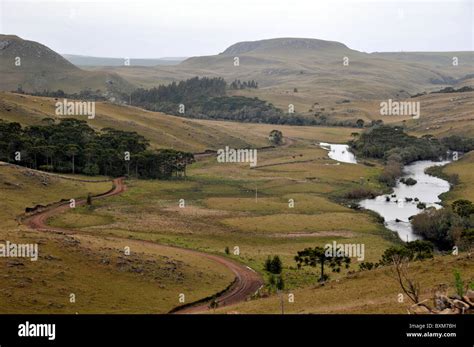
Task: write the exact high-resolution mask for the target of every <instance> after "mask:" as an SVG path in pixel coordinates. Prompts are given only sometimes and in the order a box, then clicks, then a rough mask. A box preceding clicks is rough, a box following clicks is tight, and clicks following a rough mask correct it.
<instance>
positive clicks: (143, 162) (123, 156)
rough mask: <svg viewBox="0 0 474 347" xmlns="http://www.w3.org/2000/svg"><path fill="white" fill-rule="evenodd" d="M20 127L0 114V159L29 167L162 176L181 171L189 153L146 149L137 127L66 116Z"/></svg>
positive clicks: (66, 171) (88, 173)
mask: <svg viewBox="0 0 474 347" xmlns="http://www.w3.org/2000/svg"><path fill="white" fill-rule="evenodd" d="M43 121H44V125H34V126H29V127H25V128H22V127H21V125H20V124H19V123H9V122H6V121H3V120H0V160H3V161H6V162H9V163H12V162H13V163H15V164H17V165H22V166H26V167H29V168H34V169H39V170H45V171H54V172H61V173H69V172H70V173H73V174H74V173H83V174H85V175H90V176H95V175H110V176H115V177H118V176H122V175H125V174H127V175H130V174H131V170H132V172H133V173H134V174H135V176H136V177H140V178H152V179H155V178H160V179H167V178H171V177H172V176H173V175H176V176H178V175H185V173H186V166H187V164H189V163H191V162H192V161H193V160H194V156H193V154H192V153H187V152H181V151H175V150H173V149H160V150H155V151H152V150H149V149H148V147H149V142H148V141H147V140H146V139H145V138H144V137H143V136H141V135H139V134H137V133H136V132H128V131H121V130H115V129H111V128H105V129H102V131H101V132H100V133H99V132H97V131H95V130H94V129H93V128H91V127H90V126H89V125H88V124H87V122H86V121H83V120H78V119H74V118H66V119H62V120H60V121H59V122H58V123H56V122H55V121H54V120H53V119H51V118H46V119H44V120H43Z"/></svg>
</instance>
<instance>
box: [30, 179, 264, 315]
mask: <svg viewBox="0 0 474 347" xmlns="http://www.w3.org/2000/svg"><path fill="white" fill-rule="evenodd" d="M113 184H114V185H113V188H112V189H111V190H109V191H108V192H106V193H104V194H101V195H97V196H94V197H93V199H103V198H106V197H109V196H113V195H117V194H120V193H122V192H123V191H125V189H126V186H125V184H124V182H123V178H116V179H114V180H113ZM75 203H76V206H81V205H84V204H85V203H86V200H77V201H76V202H75ZM69 208H70V206H69V202H65V203H62V204H58V205H53V206H50V207H48V208H46V209H44V210H42V211H40V212H38V213H36V214H33V215H31V216H29V217H27V218H25V219H24V223H25V224H26V225H28V226H29V227H30V228H33V229H36V230H40V231H53V232H58V233H65V234H68V233H72V232H74V231H72V230H69V229H62V228H57V227H50V226H48V225H47V220H48V218H50V217H52V216H54V215H57V214H59V213H62V212H65V211H67V210H68V209H69ZM141 242H145V243H147V244H153V245H154V247H156V248H157V250H159V249H160V248H161V249H165V248H168V249H169V248H179V247H173V246H164V245H160V244H157V243H155V242H151V241H141ZM179 249H180V250H181V251H182V252H187V253H192V254H195V255H198V256H201V257H204V258H207V259H210V260H212V261H214V262H216V263H219V264H221V265H223V266H225V267H227V268H228V269H229V270H230V271H232V272H233V273H234V275H235V281H234V283H233V284H232V285H231V286H230V287H229V288H228V289H227V290H226V291H224V292H223V293H221V294H220V295H219V296H218V297H217V298H216V300H217V302H218V306H219V307H223V306H228V305H232V304H236V303H238V302H241V301H245V300H247V299H248V298H249V297H250V296H251V295H253V294H254V293H255V292H256V291H257V290H258V289H259V288H260V287H261V286H262V285H263V280H262V278H261V277H260V275H259V274H258V273H257V272H255V271H254V270H252V269H251V268H249V267H247V266H245V265H243V264H240V263H237V262H235V261H232V260H230V259H228V258H225V257H221V256H218V255H215V254H209V253H204V252H199V251H195V250H191V249H186V248H179ZM208 309H209V303H208V302H201V303H199V304H196V305H188V306H186V307H184V308H182V309H177V310H174V313H199V312H203V311H206V310H208Z"/></svg>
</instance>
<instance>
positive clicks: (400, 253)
mask: <svg viewBox="0 0 474 347" xmlns="http://www.w3.org/2000/svg"><path fill="white" fill-rule="evenodd" d="M433 250H434V246H433V244H432V243H431V242H429V241H421V240H416V241H411V242H408V243H406V244H404V245H401V246H393V247H389V248H387V249H386V250H385V252H384V253H383V254H382V258H381V259H380V264H381V265H391V264H392V262H393V259H394V257H400V258H405V259H406V260H408V261H414V260H424V259H431V258H433Z"/></svg>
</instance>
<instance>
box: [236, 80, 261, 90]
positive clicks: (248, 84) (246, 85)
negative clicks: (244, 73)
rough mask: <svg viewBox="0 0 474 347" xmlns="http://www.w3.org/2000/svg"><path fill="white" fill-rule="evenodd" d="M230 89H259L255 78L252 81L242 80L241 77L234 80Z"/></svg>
mask: <svg viewBox="0 0 474 347" xmlns="http://www.w3.org/2000/svg"><path fill="white" fill-rule="evenodd" d="M229 89H232V90H238V89H258V83H257V82H255V81H254V80H250V81H243V82H241V81H240V80H239V79H237V80H234V81H233V82H232V83H231V84H230V85H229Z"/></svg>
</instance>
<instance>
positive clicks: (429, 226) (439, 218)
mask: <svg viewBox="0 0 474 347" xmlns="http://www.w3.org/2000/svg"><path fill="white" fill-rule="evenodd" d="M411 223H412V226H413V232H414V233H415V234H417V235H420V236H422V237H423V238H425V239H426V240H429V241H432V242H433V243H434V244H435V245H436V246H437V247H438V248H440V249H441V250H447V249H451V248H452V247H453V246H454V237H453V235H452V230H453V229H454V227H455V226H457V225H459V219H458V218H457V217H456V215H455V214H454V213H453V212H452V211H451V210H449V209H446V208H443V209H440V210H435V209H428V210H425V211H423V212H422V213H420V214H418V215H415V216H413V218H412V220H411Z"/></svg>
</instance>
